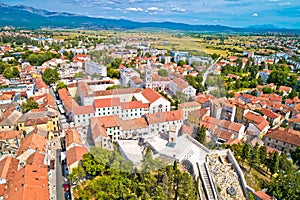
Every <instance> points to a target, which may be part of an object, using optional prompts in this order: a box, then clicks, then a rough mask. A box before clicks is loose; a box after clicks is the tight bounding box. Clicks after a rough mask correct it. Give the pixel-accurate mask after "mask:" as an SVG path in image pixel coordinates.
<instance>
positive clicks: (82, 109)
mask: <svg viewBox="0 0 300 200" xmlns="http://www.w3.org/2000/svg"><path fill="white" fill-rule="evenodd" d="M72 110H73V114H74V115H84V114H92V113H95V110H94V106H93V105H89V106H73V107H72Z"/></svg>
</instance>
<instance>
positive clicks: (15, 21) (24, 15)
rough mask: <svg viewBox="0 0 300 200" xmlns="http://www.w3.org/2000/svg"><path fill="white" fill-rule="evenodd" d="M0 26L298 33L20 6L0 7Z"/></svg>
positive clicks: (265, 28) (264, 28)
mask: <svg viewBox="0 0 300 200" xmlns="http://www.w3.org/2000/svg"><path fill="white" fill-rule="evenodd" d="M0 26H13V27H16V28H26V29H39V28H68V29H72V28H80V29H122V30H130V29H137V28H149V27H151V28H157V29H160V28H164V29H169V30H180V31H208V32H239V33H241V32H252V33H253V32H255V33H263V32H281V33H300V30H298V29H284V28H278V27H275V26H272V25H258V26H251V27H245V28H234V27H228V26H222V25H190V24H184V23H175V22H134V21H130V20H124V19H105V18H95V17H88V16H82V15H75V14H71V13H66V12H49V11H46V10H41V9H35V8H32V7H27V6H23V5H17V6H10V5H7V4H0Z"/></svg>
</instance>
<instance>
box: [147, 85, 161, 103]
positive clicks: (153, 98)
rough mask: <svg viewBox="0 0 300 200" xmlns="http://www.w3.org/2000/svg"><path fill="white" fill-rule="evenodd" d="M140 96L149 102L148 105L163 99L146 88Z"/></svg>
mask: <svg viewBox="0 0 300 200" xmlns="http://www.w3.org/2000/svg"><path fill="white" fill-rule="evenodd" d="M142 95H143V96H144V97H145V98H146V99H147V100H148V101H149V103H150V104H152V103H153V102H155V101H156V100H158V99H159V98H161V97H162V98H164V97H163V96H161V95H160V94H159V93H158V92H156V91H155V90H152V89H151V88H146V89H144V90H143V91H142Z"/></svg>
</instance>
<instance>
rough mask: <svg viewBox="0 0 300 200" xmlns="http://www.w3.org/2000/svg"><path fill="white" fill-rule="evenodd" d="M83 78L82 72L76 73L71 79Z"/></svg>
mask: <svg viewBox="0 0 300 200" xmlns="http://www.w3.org/2000/svg"><path fill="white" fill-rule="evenodd" d="M84 77H85V74H84V72H77V73H76V74H75V75H74V77H73V78H84Z"/></svg>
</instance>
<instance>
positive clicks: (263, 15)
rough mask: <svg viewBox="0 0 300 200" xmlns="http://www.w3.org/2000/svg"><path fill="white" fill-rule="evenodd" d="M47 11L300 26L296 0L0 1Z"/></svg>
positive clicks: (230, 23)
mask: <svg viewBox="0 0 300 200" xmlns="http://www.w3.org/2000/svg"><path fill="white" fill-rule="evenodd" d="M0 2H2V3H7V4H10V5H17V4H22V5H26V6H31V7H35V8H40V9H45V10H49V11H60V12H70V13H75V14H81V15H88V16H93V17H103V18H113V19H129V20H133V21H143V22H145V21H173V22H182V23H188V24H220V25H227V26H233V27H246V26H249V25H256V24H273V25H275V26H279V27H286V28H300V1H299V0H185V1H181V0H126V1H125V0H107V1H106V0H0Z"/></svg>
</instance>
